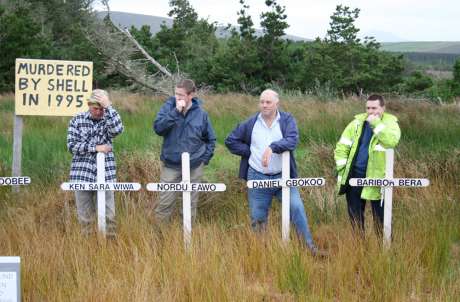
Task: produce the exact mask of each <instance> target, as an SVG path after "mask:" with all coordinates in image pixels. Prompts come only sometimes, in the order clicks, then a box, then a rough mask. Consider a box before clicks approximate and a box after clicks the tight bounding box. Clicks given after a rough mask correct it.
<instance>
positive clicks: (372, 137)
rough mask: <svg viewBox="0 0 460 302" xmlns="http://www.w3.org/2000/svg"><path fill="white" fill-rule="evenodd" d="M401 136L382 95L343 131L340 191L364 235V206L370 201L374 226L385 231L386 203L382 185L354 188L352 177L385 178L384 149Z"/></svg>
mask: <svg viewBox="0 0 460 302" xmlns="http://www.w3.org/2000/svg"><path fill="white" fill-rule="evenodd" d="M400 137H401V130H400V129H399V125H398V119H397V118H396V117H395V116H394V115H391V114H389V113H386V112H385V101H384V99H383V97H382V96H381V95H377V94H373V95H371V96H369V98H368V99H367V102H366V113H362V114H358V115H356V116H355V119H354V120H353V121H351V122H350V123H349V124H348V126H347V127H346V128H345V130H344V131H343V133H342V135H341V137H340V140H339V142H338V143H337V145H336V148H335V151H334V157H335V162H336V167H337V172H338V179H337V186H338V191H339V194H346V199H347V206H348V214H349V217H350V221H351V225H352V227H353V229H354V230H355V231H357V232H359V235H360V236H361V237H364V209H365V207H366V200H370V201H371V205H372V216H373V218H374V228H375V231H376V233H377V234H378V235H379V236H381V235H382V231H383V202H381V198H382V196H381V188H380V187H352V186H350V185H349V184H348V181H349V179H350V178H384V177H385V151H386V149H392V148H394V147H396V145H397V144H398V142H399V138H400Z"/></svg>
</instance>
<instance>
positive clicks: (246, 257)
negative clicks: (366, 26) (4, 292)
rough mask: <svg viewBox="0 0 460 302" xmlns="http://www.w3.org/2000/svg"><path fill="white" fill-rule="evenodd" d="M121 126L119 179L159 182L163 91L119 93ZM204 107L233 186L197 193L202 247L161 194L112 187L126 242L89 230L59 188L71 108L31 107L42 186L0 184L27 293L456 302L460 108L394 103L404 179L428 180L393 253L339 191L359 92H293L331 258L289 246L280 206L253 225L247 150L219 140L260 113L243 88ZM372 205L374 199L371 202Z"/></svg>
mask: <svg viewBox="0 0 460 302" xmlns="http://www.w3.org/2000/svg"><path fill="white" fill-rule="evenodd" d="M112 96H113V99H114V103H115V107H116V108H117V109H119V111H120V113H121V115H122V119H123V122H124V124H125V129H126V130H125V132H124V133H123V134H122V135H121V136H120V137H119V138H117V139H116V140H115V143H114V145H115V150H116V156H117V164H118V180H119V181H124V182H128V181H133V182H141V183H143V184H145V183H147V182H152V181H157V180H158V179H159V166H160V162H159V150H160V146H161V139H160V138H159V137H157V136H156V135H155V134H154V133H153V131H152V128H151V124H152V120H153V118H154V116H155V114H156V112H157V111H158V109H159V108H160V106H161V104H162V100H161V99H157V98H150V97H146V96H142V95H134V94H126V93H122V92H114V93H113V94H112ZM204 99H205V103H204V106H205V108H206V109H207V110H208V112H209V113H210V116H211V120H212V122H213V126H214V128H215V130H216V134H217V137H218V143H217V147H216V152H215V155H214V158H213V159H212V161H211V163H210V165H209V166H208V167H207V168H206V171H205V178H206V180H207V181H212V182H224V183H226V184H227V192H225V193H213V194H211V193H205V194H202V195H201V198H200V200H201V203H200V207H199V212H198V220H197V222H196V224H195V225H194V229H193V244H192V248H191V249H190V250H189V251H186V250H184V248H183V241H182V229H181V219H180V216H179V214H178V213H176V217H175V220H174V222H173V223H172V225H170V226H168V227H159V226H158V225H157V224H156V223H155V220H154V218H153V208H154V207H155V202H156V200H157V195H156V194H155V193H151V192H147V191H145V190H142V191H140V192H132V193H116V203H117V221H118V239H117V240H116V241H108V242H106V241H104V240H102V239H100V238H97V237H91V238H85V237H83V236H82V235H81V234H80V232H79V226H78V223H77V221H76V217H75V203H74V200H73V195H72V194H71V193H65V192H62V191H60V189H59V184H60V183H61V182H63V181H65V180H67V176H68V170H69V166H70V160H71V156H70V154H69V153H68V152H67V151H66V130H67V123H68V121H69V119H70V118H55V117H53V118H49V117H26V118H25V121H24V139H23V175H27V176H30V177H32V180H33V184H32V185H31V186H29V187H27V188H23V189H22V190H21V193H19V194H17V195H15V194H12V193H11V192H10V188H7V187H1V188H0V238H1V239H0V255H5V256H6V255H17V256H21V262H22V293H23V300H24V301H458V297H459V295H460V204H459V199H460V190H459V175H460V139H459V137H460V119H459V114H460V110H459V108H458V107H456V106H454V105H449V106H436V105H432V104H428V103H421V102H414V101H401V100H390V101H389V103H388V106H387V110H388V111H389V112H391V113H394V114H395V115H397V116H398V117H399V119H400V127H401V129H402V138H401V143H400V145H399V147H398V148H397V150H396V166H395V177H426V178H429V179H430V180H431V186H430V187H428V188H423V189H396V190H395V193H394V211H393V219H394V220H393V231H394V237H393V243H392V248H391V249H390V250H389V251H383V250H382V248H381V247H380V245H379V243H378V242H377V239H376V237H375V235H374V234H373V232H372V227H371V220H372V219H371V215H370V211H368V212H367V216H366V219H367V221H366V223H367V240H366V241H364V242H357V241H356V240H355V239H354V238H353V236H352V232H351V227H350V225H349V222H348V217H347V213H346V208H345V200H344V198H343V197H336V195H335V192H334V186H335V180H334V176H333V175H334V172H333V171H334V160H333V155H332V152H333V148H334V146H335V142H336V141H337V140H338V138H339V136H340V133H341V131H342V130H343V128H344V127H345V125H346V124H347V123H348V122H349V121H350V120H351V119H352V117H353V116H354V115H355V114H357V113H360V112H362V111H363V109H364V104H363V103H361V102H359V101H356V100H345V101H342V100H336V101H330V102H321V101H318V100H314V99H305V98H301V97H286V98H285V99H283V100H282V108H283V109H284V110H287V111H290V112H292V113H293V114H294V115H295V117H296V119H297V122H298V125H299V128H300V131H301V143H300V145H299V147H298V149H297V152H296V158H297V162H298V166H299V174H300V175H301V176H303V177H314V176H323V177H325V178H326V180H327V186H326V187H324V188H320V189H318V188H314V189H313V188H312V189H302V190H301V195H302V197H303V200H304V203H305V208H306V210H307V213H308V215H309V222H310V226H311V228H312V231H313V235H314V238H315V240H316V241H317V243H318V245H319V246H321V247H322V248H324V249H327V250H328V251H329V253H330V257H329V258H328V259H325V260H321V259H316V258H313V257H312V256H311V255H310V254H309V253H308V252H307V251H305V249H304V248H303V247H302V246H301V244H300V243H299V242H298V241H297V240H296V238H295V236H294V232H292V240H291V242H290V243H289V244H288V245H285V244H283V243H282V242H281V240H280V238H281V234H280V216H281V213H280V206H279V204H278V203H274V204H273V205H274V206H273V210H272V211H271V214H270V223H269V231H268V232H267V233H266V234H263V235H259V236H256V235H255V234H253V233H252V232H251V230H250V228H249V227H248V225H249V217H248V206H247V201H246V190H245V188H244V186H245V184H244V183H243V182H242V181H240V180H238V179H237V169H238V163H239V159H238V158H237V157H236V156H233V155H231V154H230V153H229V152H228V151H227V150H226V148H225V146H224V145H223V141H224V139H225V136H226V135H227V134H228V133H229V132H230V131H231V130H232V129H233V127H234V126H235V125H236V123H238V122H239V121H242V120H243V119H245V118H246V117H248V116H249V115H251V114H252V113H253V112H255V111H256V110H257V99H256V98H254V97H251V96H246V95H209V96H206V97H205V98H204ZM13 111H14V105H13V100H12V95H4V96H0V120H1V121H2V126H3V127H2V128H1V129H0V134H1V136H0V150H1V152H0V175H2V176H7V175H10V173H11V172H10V167H11V159H12V155H11V150H12V147H11V146H12V125H13ZM367 210H369V207H368V208H367Z"/></svg>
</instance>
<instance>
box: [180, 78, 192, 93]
mask: <svg viewBox="0 0 460 302" xmlns="http://www.w3.org/2000/svg"><path fill="white" fill-rule="evenodd" d="M176 88H182V89H185V92H187V94H190V93H192V92H195V91H196V86H195V82H193V80H190V79H183V80H181V81H180V82H179V83H177V85H176Z"/></svg>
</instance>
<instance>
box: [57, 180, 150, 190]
mask: <svg viewBox="0 0 460 302" xmlns="http://www.w3.org/2000/svg"><path fill="white" fill-rule="evenodd" d="M61 189H62V190H63V191H139V190H140V189H141V184H140V183H137V182H105V183H92V182H64V183H62V184H61Z"/></svg>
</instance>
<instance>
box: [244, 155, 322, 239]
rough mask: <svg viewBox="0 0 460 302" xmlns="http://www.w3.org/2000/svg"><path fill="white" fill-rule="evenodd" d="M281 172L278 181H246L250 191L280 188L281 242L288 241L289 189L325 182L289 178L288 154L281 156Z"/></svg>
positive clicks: (320, 178) (320, 185) (319, 179)
mask: <svg viewBox="0 0 460 302" xmlns="http://www.w3.org/2000/svg"><path fill="white" fill-rule="evenodd" d="M282 163H283V164H282V170H281V178H280V179H267V180H248V182H247V186H248V188H251V189H266V188H279V187H282V192H281V199H282V201H281V233H282V238H283V241H285V242H287V241H289V226H290V204H291V198H290V196H291V189H290V188H291V187H322V186H324V185H325V184H326V180H325V179H324V178H322V177H316V178H290V154H289V151H285V152H283V154H282Z"/></svg>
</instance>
